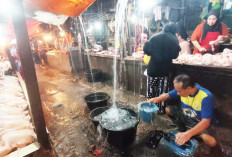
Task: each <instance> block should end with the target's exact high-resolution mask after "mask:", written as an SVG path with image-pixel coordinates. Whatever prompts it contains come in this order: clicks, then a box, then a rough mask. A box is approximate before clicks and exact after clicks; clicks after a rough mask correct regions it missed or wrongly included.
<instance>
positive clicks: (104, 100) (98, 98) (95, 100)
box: [85, 92, 110, 110]
mask: <svg viewBox="0 0 232 157" xmlns="http://www.w3.org/2000/svg"><path fill="white" fill-rule="evenodd" d="M109 98H110V96H109V95H108V94H107V93H103V92H98V93H92V94H89V95H87V96H86V97H85V102H86V103H87V106H88V108H89V110H93V109H95V108H97V107H104V106H107V105H108V100H109Z"/></svg>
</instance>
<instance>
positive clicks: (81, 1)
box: [24, 0, 95, 16]
mask: <svg viewBox="0 0 232 157" xmlns="http://www.w3.org/2000/svg"><path fill="white" fill-rule="evenodd" d="M24 1H25V2H26V3H28V4H29V5H30V6H31V7H33V8H34V9H36V10H43V11H48V12H52V13H55V14H63V15H67V16H79V15H80V14H81V13H82V12H84V11H85V10H86V9H87V8H88V7H89V6H90V5H91V4H92V3H93V2H94V1H95V0H24Z"/></svg>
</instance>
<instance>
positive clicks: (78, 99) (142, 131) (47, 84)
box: [36, 65, 213, 157]
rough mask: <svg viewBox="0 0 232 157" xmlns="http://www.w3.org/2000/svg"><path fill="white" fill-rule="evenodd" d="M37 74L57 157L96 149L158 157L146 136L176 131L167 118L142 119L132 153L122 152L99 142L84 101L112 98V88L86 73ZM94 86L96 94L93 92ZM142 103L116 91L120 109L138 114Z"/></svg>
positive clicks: (111, 154) (43, 70) (111, 156)
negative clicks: (94, 96)
mask: <svg viewBox="0 0 232 157" xmlns="http://www.w3.org/2000/svg"><path fill="white" fill-rule="evenodd" d="M36 74H37V78H38V84H39V89H40V94H41V100H42V104H43V111H44V115H45V121H46V125H47V128H48V131H49V136H50V138H51V142H52V146H53V148H54V150H55V152H56V156H58V157H92V156H94V155H93V153H92V152H91V151H90V150H91V149H93V148H94V147H96V148H97V149H98V150H103V152H102V153H101V154H100V155H99V156H100V157H118V156H127V157H155V156H157V151H156V149H150V148H148V147H146V145H145V143H144V139H145V137H146V136H147V134H148V133H149V132H150V131H152V130H164V131H167V130H170V129H172V128H173V127H172V126H171V125H170V124H171V123H170V121H169V119H168V118H167V117H166V116H164V115H162V116H155V118H154V121H153V123H152V124H147V123H144V122H143V121H142V120H140V123H139V125H138V127H137V134H136V140H135V142H134V144H133V145H132V146H131V147H130V151H128V152H126V153H122V152H120V151H118V150H117V149H115V148H113V147H112V146H110V145H109V144H108V143H107V141H106V137H104V136H103V138H101V139H99V133H98V131H97V129H96V127H95V126H94V125H93V123H92V121H91V120H90V119H89V113H90V111H89V110H88V108H87V105H86V103H85V102H84V97H85V96H86V95H88V94H90V93H92V92H105V93H108V94H109V95H110V96H111V98H112V94H113V89H112V87H109V86H107V85H105V84H104V83H99V82H98V83H89V82H87V80H86V78H85V77H84V75H83V74H78V75H76V77H74V76H72V75H71V74H64V73H60V72H59V71H57V70H55V69H51V68H48V67H41V66H37V65H36ZM93 85H94V86H95V89H96V91H94V90H93V89H94V88H93ZM142 101H146V98H145V97H144V96H142V95H138V94H135V93H133V92H128V91H124V90H123V89H120V90H118V91H117V102H119V106H120V107H121V106H123V107H125V106H126V107H129V108H131V109H134V110H135V111H137V104H139V102H142ZM200 154H201V153H200ZM197 156H202V157H203V156H207V157H210V156H213V155H212V154H211V155H197Z"/></svg>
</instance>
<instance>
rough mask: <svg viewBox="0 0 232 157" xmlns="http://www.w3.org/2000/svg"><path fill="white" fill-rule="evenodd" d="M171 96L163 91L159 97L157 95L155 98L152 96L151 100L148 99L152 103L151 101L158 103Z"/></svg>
mask: <svg viewBox="0 0 232 157" xmlns="http://www.w3.org/2000/svg"><path fill="white" fill-rule="evenodd" d="M169 98H170V96H169V94H168V93H163V94H161V95H160V96H158V97H155V98H152V99H150V100H148V102H149V103H150V104H151V103H158V102H161V101H166V100H168V99H169Z"/></svg>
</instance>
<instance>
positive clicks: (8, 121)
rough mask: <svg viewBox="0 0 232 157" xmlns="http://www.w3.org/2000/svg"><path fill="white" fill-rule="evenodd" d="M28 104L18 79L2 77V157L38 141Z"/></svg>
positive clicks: (0, 108)
mask: <svg viewBox="0 0 232 157" xmlns="http://www.w3.org/2000/svg"><path fill="white" fill-rule="evenodd" d="M30 120H31V118H30V115H29V113H28V103H27V101H26V100H25V97H24V94H23V91H22V88H21V86H20V85H19V82H18V78H17V77H14V76H5V77H0V156H5V155H7V154H9V153H10V152H12V151H13V150H16V149H17V148H22V147H25V146H27V145H28V144H30V143H33V142H34V141H35V140H36V134H35V132H34V127H33V126H32V124H31V122H30Z"/></svg>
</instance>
